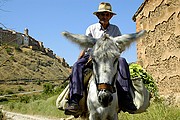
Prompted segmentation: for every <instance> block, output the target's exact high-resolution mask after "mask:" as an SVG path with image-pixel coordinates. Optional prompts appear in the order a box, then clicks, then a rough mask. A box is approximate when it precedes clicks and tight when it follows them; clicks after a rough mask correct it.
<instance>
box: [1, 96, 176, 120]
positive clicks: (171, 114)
mask: <svg viewBox="0 0 180 120" xmlns="http://www.w3.org/2000/svg"><path fill="white" fill-rule="evenodd" d="M57 97H58V95H55V96H52V97H50V98H48V99H46V100H35V101H33V102H29V103H22V102H9V103H7V104H5V105H4V108H5V110H7V111H13V112H18V113H23V114H30V115H39V116H44V117H50V118H67V117H69V116H66V115H64V112H63V111H60V110H58V109H57V108H56V105H55V101H56V99H57ZM118 116H119V120H180V108H178V107H173V106H166V105H164V104H163V102H151V105H150V107H149V108H148V109H147V112H144V113H141V114H129V113H126V112H125V113H124V112H121V113H119V114H118Z"/></svg>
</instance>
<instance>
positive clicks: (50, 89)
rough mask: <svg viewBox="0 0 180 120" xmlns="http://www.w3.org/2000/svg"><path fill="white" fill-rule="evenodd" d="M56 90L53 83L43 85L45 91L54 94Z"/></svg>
mask: <svg viewBox="0 0 180 120" xmlns="http://www.w3.org/2000/svg"><path fill="white" fill-rule="evenodd" d="M53 90H54V86H53V85H52V84H51V83H46V84H44V85H43V93H45V94H52V93H53Z"/></svg>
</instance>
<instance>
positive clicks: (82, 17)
mask: <svg viewBox="0 0 180 120" xmlns="http://www.w3.org/2000/svg"><path fill="white" fill-rule="evenodd" d="M4 1H5V2H4ZM100 2H110V3H111V5H112V7H113V12H115V13H117V15H116V16H114V17H113V18H112V19H111V21H110V22H111V23H112V24H115V25H117V26H118V27H119V28H120V31H121V33H122V34H127V33H133V32H136V25H135V22H134V21H133V20H132V17H133V15H134V14H135V12H136V11H137V9H138V8H139V7H140V5H141V4H142V3H143V2H144V0H106V1H102V0H0V23H3V24H4V25H5V26H6V27H7V28H9V29H13V30H15V31H17V32H22V33H23V32H24V28H28V29H29V35H30V36H31V37H33V38H35V39H36V40H39V41H42V42H43V44H44V46H45V47H46V48H50V49H51V50H53V51H54V53H55V54H56V55H57V56H60V57H63V58H65V60H66V62H67V63H69V65H73V63H74V62H75V61H76V60H77V58H78V55H79V53H80V51H81V49H80V48H79V47H78V46H76V45H74V44H72V43H71V42H69V41H67V40H66V39H65V38H63V37H62V36H61V32H63V31H69V32H71V33H76V34H85V30H86V28H87V27H88V26H89V25H91V24H94V23H96V22H98V19H97V17H96V16H95V15H93V14H92V13H93V12H95V11H97V9H98V5H99V3H100ZM0 27H3V26H1V25H0ZM121 56H123V57H125V58H126V60H127V61H128V62H135V61H136V60H137V55H136V43H134V44H133V45H132V46H131V47H130V48H129V49H128V50H126V51H125V52H123V53H122V55H121Z"/></svg>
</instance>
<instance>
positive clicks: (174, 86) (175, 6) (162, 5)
mask: <svg viewBox="0 0 180 120" xmlns="http://www.w3.org/2000/svg"><path fill="white" fill-rule="evenodd" d="M135 18H136V19H135V21H136V27H137V31H139V30H141V29H145V30H147V35H146V36H145V37H144V38H143V39H140V40H139V41H138V42H137V56H138V63H140V64H141V65H142V66H143V68H145V69H146V70H147V71H148V72H149V73H150V74H152V76H153V78H154V79H155V80H156V81H157V84H158V87H159V92H160V94H161V95H168V94H169V95H170V94H178V95H180V0H146V1H145V2H144V4H143V6H141V9H139V13H138V14H137V13H136V17H135ZM179 102H180V101H179Z"/></svg>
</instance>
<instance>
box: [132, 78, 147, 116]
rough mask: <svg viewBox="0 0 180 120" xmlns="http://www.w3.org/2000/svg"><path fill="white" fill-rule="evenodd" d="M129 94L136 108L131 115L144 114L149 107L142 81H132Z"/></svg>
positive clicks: (134, 79)
mask: <svg viewBox="0 0 180 120" xmlns="http://www.w3.org/2000/svg"><path fill="white" fill-rule="evenodd" d="M130 93H131V96H132V98H133V102H134V105H135V106H136V108H137V110H136V111H133V114H138V113H142V112H145V111H146V110H147V108H148V107H149V105H150V94H149V92H148V90H147V88H146V87H145V85H144V83H143V81H142V79H140V78H133V79H132V86H131V87H130Z"/></svg>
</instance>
